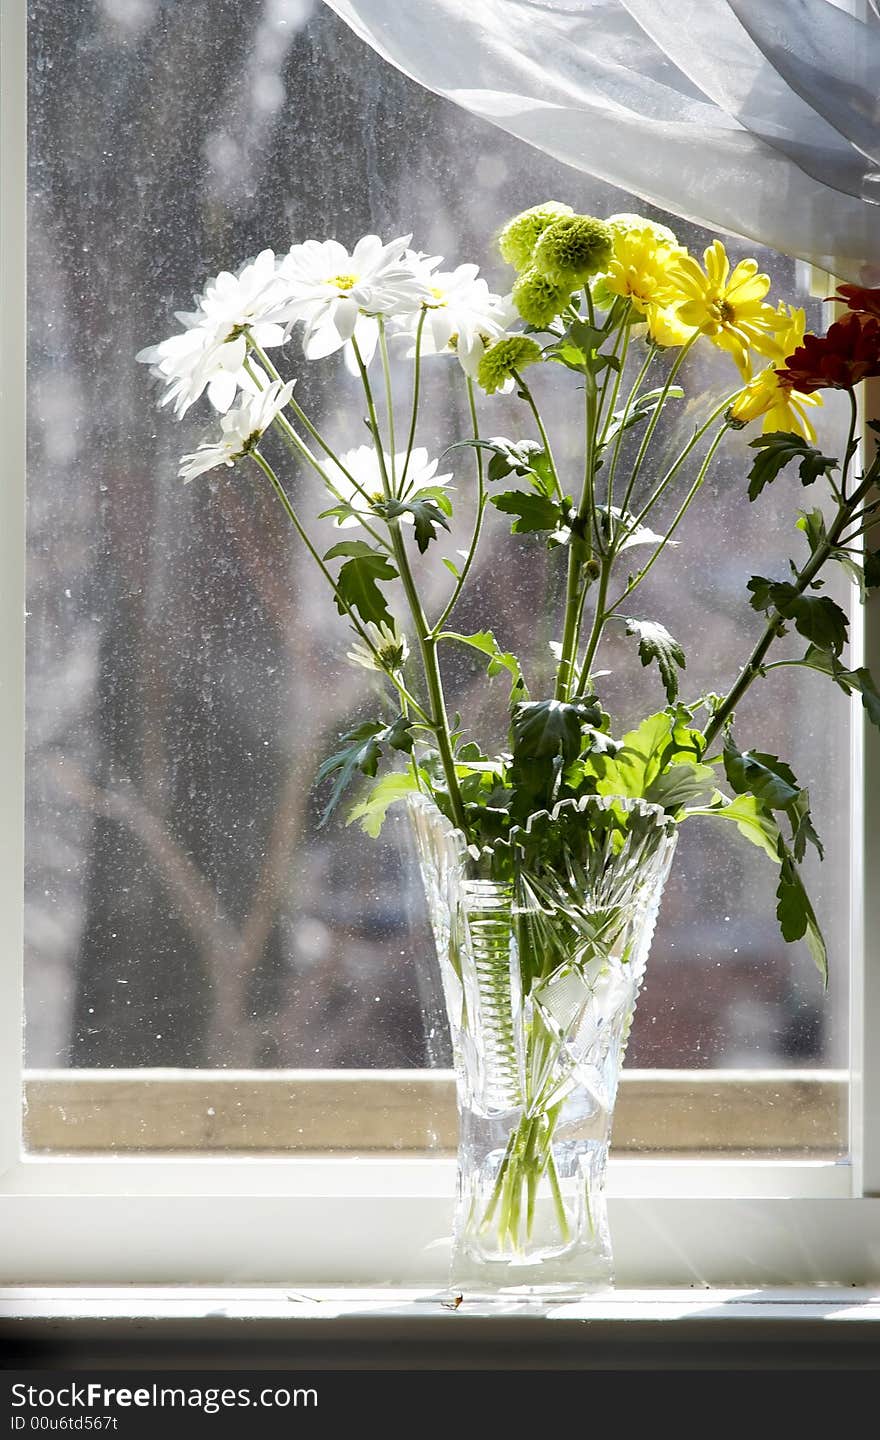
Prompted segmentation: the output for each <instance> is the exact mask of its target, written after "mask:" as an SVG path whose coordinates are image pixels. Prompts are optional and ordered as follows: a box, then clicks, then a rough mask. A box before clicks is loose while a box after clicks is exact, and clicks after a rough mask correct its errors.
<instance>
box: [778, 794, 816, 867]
mask: <svg viewBox="0 0 880 1440" xmlns="http://www.w3.org/2000/svg"><path fill="white" fill-rule="evenodd" d="M787 814H788V818H789V821H790V822H791V845H792V849H793V851H794V858H795V860H797V862H798V864H800V862H801V861H802V860H803V858H804V855H805V854H806V850H807V845H808V844H810V845H812V846H813V847H814V848H815V850H816V851H817V853H818V855H819V859H820V860H824V859H825V851H824V850H823V848H822V841H821V840H820V839H819V836H818V834H817V833H816V829H815V826H814V825H813V817H812V815H811V814H810V792H809V791H808V790H801V791H800V793H799V794H798V796H797V798H796V799H795V800H793V801H792V803H791V805H790V806H789V807H788V811H787Z"/></svg>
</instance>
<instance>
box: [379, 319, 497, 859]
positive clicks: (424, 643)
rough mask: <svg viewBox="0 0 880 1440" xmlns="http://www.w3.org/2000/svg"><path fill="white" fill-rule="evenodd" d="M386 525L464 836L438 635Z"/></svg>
mask: <svg viewBox="0 0 880 1440" xmlns="http://www.w3.org/2000/svg"><path fill="white" fill-rule="evenodd" d="M351 345H352V349H353V351H354V356H355V360H356V362H357V367H358V370H359V371H360V376H361V383H362V385H363V387H364V395H365V396H366V401H367V410H368V413H369V422H370V430H371V433H372V436H373V444H374V446H375V449H376V455H377V458H378V461H379V473H380V474H381V476H382V489H383V491H384V493H385V497H386V499H391V498H392V496H391V485H390V481H389V478H388V469H387V466H386V464H385V457H384V455H383V453H382V437H381V434H380V432H379V421H378V416H377V414H376V402H375V400H374V399H373V390H372V386H371V385H370V377H369V376H368V374H367V367H366V365H365V364H364V361H363V357H362V355H361V352H360V349H359V347H358V343H357V341H356V340H355V339H354V337H352V340H351ZM388 529H389V531H390V533H391V546H392V550H393V553H394V558H395V560H396V562H397V568H398V571H399V572H400V578H401V581H402V583H403V590H404V594H405V595H406V600H407V604H408V605H409V610H410V614H411V616H412V619H413V624H414V626H415V632H416V640H417V642H418V646H419V654H420V656H421V660H422V669H423V671H424V674H425V682H426V684H427V687H428V699H429V705H430V709H431V714H432V715H433V717H434V718H433V724H432V726H431V728H432V729H433V731H434V737H435V739H436V741H437V750H438V753H439V755H440V763H441V764H442V766H443V774H444V775H445V777H446V785H447V789H448V790H449V805H450V808H451V810H452V819H453V822H454V824H455V825H456V826H457V827H458V829H459V830H461V831H462V833H463V834H464V836H465V838H467V834H468V829H467V819H466V817H465V810H464V801H463V800H462V798H461V789H460V787H459V784H458V776H457V775H456V773H455V757H454V755H453V753H452V742H451V740H450V737H449V717H448V715H447V713H446V700H445V696H444V694H443V681H442V678H441V675H440V667H439V665H438V663H437V638H436V636H435V635H434V634H432V632H431V629H430V627H429V625H428V620H427V617H426V615H425V611H424V608H423V606H422V602H421V598H420V596H419V592H418V590H417V588H416V583H415V580H414V579H413V573H412V569H411V567H410V563H409V556H408V555H407V553H406V545H405V544H404V540H403V536H402V535H401V533H400V521H399V519H398V518H397V517H396V516H395V517H393V518H392V519H391V520H390V521H389V522H388Z"/></svg>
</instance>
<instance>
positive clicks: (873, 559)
mask: <svg viewBox="0 0 880 1440" xmlns="http://www.w3.org/2000/svg"><path fill="white" fill-rule="evenodd" d="M864 573H865V589H866V590H876V589H877V586H878V585H880V550H866V551H865V565H864Z"/></svg>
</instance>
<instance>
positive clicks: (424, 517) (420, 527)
mask: <svg viewBox="0 0 880 1440" xmlns="http://www.w3.org/2000/svg"><path fill="white" fill-rule="evenodd" d="M403 508H404V509H405V510H408V511H409V513H410V515H412V517H413V520H414V521H415V532H416V544H417V545H418V547H419V552H420V554H422V555H424V553H425V551H426V550H427V548H428V546H429V545H430V543H431V541H432V540H436V538H437V527H438V525H439V526H442V528H443V529H444V530H448V529H449V521H448V520H447V518H446V514H444V512H443V510H442V509H441V507H440V505H439V504H438V503H437V501H436V500H434V499H424V500H423V499H419V497H418V496H417V495H413V496H412V498H411V499H409V500H406V501H404V502H403ZM447 514H448V512H447Z"/></svg>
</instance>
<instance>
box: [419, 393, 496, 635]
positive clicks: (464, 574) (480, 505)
mask: <svg viewBox="0 0 880 1440" xmlns="http://www.w3.org/2000/svg"><path fill="white" fill-rule="evenodd" d="M466 379H467V392H468V404H469V406H470V412H471V425H472V428H473V435H474V439H475V440H479V438H480V427H479V423H478V421H477V406H476V402H475V399H474V382H473V381H472V380H471V378H470V376H467V377H466ZM474 453H475V454H476V457H477V513H476V517H475V519H474V529H473V533H472V535H471V543H470V545H469V547H468V552H467V555H466V557H465V562H464V564H463V566H462V568H461V570H460V571H459V572H458V579H457V580H456V582H455V589H454V590H453V592H452V594H451V595H450V597H449V600H448V602H447V604H446V605H445V607H444V609H443V613H442V615H441V616H440V618H439V619H438V620H437V621H436V622H435V624H434V625H433V626H432V627H431V634H432V635H434V636H435V637H436V636H439V634H440V631H441V630H442V629H443V628H444V626H445V625H446V622H447V620H448V619H449V617H450V615H451V614H452V612H453V610H454V609H455V607H456V605H457V604H458V597H459V595H460V594H461V592H462V590H463V589H464V586H465V581H466V580H467V578H468V575H469V574H470V570H471V566H472V565H473V563H474V556H475V555H476V553H477V546H478V545H479V543H480V534H481V532H482V529H483V516H484V515H485V512H486V479H485V474H484V468H483V452H482V450H481V449H480V446H479V445H477V446H475V447H474Z"/></svg>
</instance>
